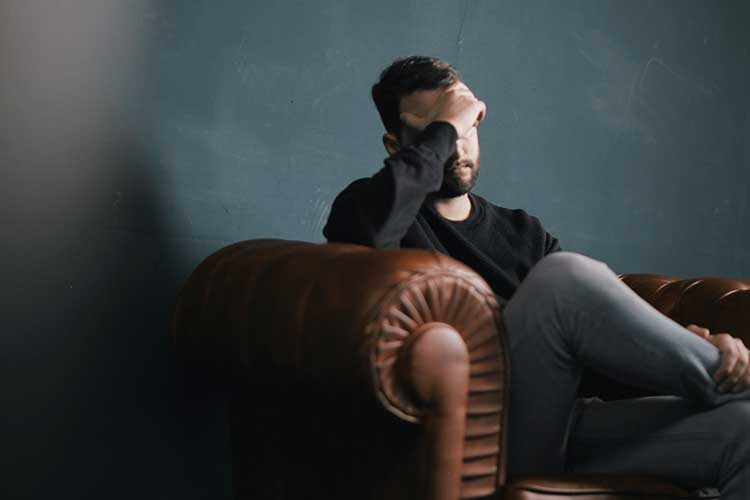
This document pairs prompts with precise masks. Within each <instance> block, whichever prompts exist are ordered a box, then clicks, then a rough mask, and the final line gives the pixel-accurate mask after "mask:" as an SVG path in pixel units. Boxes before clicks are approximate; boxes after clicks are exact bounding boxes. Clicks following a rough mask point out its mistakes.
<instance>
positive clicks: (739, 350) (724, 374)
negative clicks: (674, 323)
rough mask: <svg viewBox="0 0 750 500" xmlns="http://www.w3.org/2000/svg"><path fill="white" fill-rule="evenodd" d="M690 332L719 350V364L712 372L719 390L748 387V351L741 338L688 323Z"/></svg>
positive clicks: (733, 390)
mask: <svg viewBox="0 0 750 500" xmlns="http://www.w3.org/2000/svg"><path fill="white" fill-rule="evenodd" d="M685 328H687V329H688V330H689V331H690V332H692V333H694V334H696V335H698V336H699V337H701V338H703V339H705V340H707V341H708V342H710V343H712V344H713V345H715V346H716V347H717V348H718V349H719V352H721V364H720V366H719V368H718V369H717V370H716V373H714V377H713V378H714V382H716V383H717V384H719V391H721V392H727V391H732V392H741V391H744V390H745V389H747V388H748V387H750V351H748V349H747V347H745V344H744V343H743V342H742V340H741V339H738V338H736V337H732V336H731V335H729V334H728V333H716V334H713V335H712V334H711V332H710V331H709V330H708V328H704V327H702V326H698V325H693V324H690V325H688V326H686V327H685Z"/></svg>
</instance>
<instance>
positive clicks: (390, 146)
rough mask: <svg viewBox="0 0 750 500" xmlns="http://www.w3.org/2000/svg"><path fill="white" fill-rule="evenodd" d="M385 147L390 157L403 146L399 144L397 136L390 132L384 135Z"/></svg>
mask: <svg viewBox="0 0 750 500" xmlns="http://www.w3.org/2000/svg"><path fill="white" fill-rule="evenodd" d="M383 146H385V150H386V151H388V155H390V156H392V155H393V154H395V153H396V151H398V150H399V149H400V148H401V144H399V142H398V139H396V136H395V135H393V134H392V133H390V132H386V133H385V134H383Z"/></svg>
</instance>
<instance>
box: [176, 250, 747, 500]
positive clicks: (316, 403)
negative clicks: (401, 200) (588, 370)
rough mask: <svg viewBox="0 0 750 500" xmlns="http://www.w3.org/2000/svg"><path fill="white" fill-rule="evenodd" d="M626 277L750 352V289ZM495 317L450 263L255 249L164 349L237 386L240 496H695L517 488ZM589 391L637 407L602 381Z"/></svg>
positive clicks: (481, 284)
mask: <svg viewBox="0 0 750 500" xmlns="http://www.w3.org/2000/svg"><path fill="white" fill-rule="evenodd" d="M620 278H621V279H623V280H624V282H625V283H627V284H628V285H629V286H630V287H632V288H633V289H634V290H635V291H636V292H637V293H639V294H640V295H641V296H643V297H644V298H646V299H647V300H648V301H649V302H650V303H652V304H653V305H654V306H655V307H656V308H657V309H659V310H660V311H662V312H663V313H664V314H667V315H668V316H670V317H672V318H673V319H675V320H676V321H678V322H680V323H681V324H688V323H696V324H699V325H704V326H706V327H708V328H710V329H711V330H712V331H713V330H721V331H728V332H732V333H733V334H735V335H739V336H743V337H744V338H745V339H746V340H750V331H749V330H748V325H750V292H748V291H747V290H748V289H750V282H747V281H735V280H728V279H718V278H706V279H692V280H679V279H676V278H672V277H669V276H662V275H645V274H641V275H627V276H620ZM501 315H502V311H501V309H500V308H499V307H498V305H497V302H496V300H495V296H494V293H493V292H492V290H491V289H490V288H489V286H488V285H487V284H486V283H485V281H484V280H483V279H482V278H481V277H480V276H479V275H478V274H477V273H475V272H474V271H473V270H471V269H470V268H468V267H467V266H465V265H464V264H462V263H460V262H458V261H456V260H454V259H451V258H450V257H448V256H446V255H443V254H440V253H436V252H430V251H426V250H416V249H387V250H375V249H372V248H369V247H364V246H359V245H349V244H340V243H335V244H316V243H308V242H301V241H288V240H277V239H259V240H249V241H243V242H240V243H236V244H233V245H230V246H227V247H225V248H223V249H221V250H219V251H217V252H216V253H214V254H213V255H211V256H209V257H208V258H206V259H205V260H204V261H203V262H202V263H201V264H200V265H199V266H198V267H197V268H196V269H195V271H194V272H193V273H192V275H191V276H190V278H189V279H188V280H187V282H186V283H185V285H184V286H183V288H182V289H181V291H180V294H179V297H178V299H177V302H176V305H175V309H174V315H173V323H172V328H171V335H172V337H173V340H174V343H175V347H176V350H177V352H178V354H179V356H180V357H181V358H182V359H183V360H184V361H186V362H188V363H189V365H190V366H192V367H193V369H194V370H196V371H198V372H199V373H202V374H205V377H206V378H211V379H212V380H213V382H214V383H220V384H223V385H224V387H228V388H230V391H229V392H230V394H231V396H230V401H229V404H228V420H229V426H230V435H231V447H232V454H233V457H232V463H233V483H234V491H235V496H236V498H238V499H250V498H253V499H263V498H273V499H308V498H309V499H327V500H331V499H339V498H340V499H344V498H346V499H353V498H356V499H392V500H397V499H430V500H443V499H445V500H449V499H450V500H455V499H458V498H461V499H469V498H496V499H500V498H503V499H506V500H511V499H539V500H541V499H549V500H551V499H553V498H560V497H565V496H571V497H573V496H574V497H576V498H578V499H582V498H585V499H587V500H591V499H605V498H606V499H615V498H617V499H619V498H623V499H624V498H628V499H633V498H646V497H648V498H650V499H654V498H670V499H672V498H698V497H699V496H698V494H697V493H695V492H688V491H685V490H683V489H681V488H680V487H678V486H677V485H673V484H669V483H667V482H665V481H662V480H659V479H658V478H647V477H614V476H586V477H582V476H571V475H566V476H560V477H526V478H516V479H514V480H513V481H512V482H510V483H508V481H506V477H505V441H506V434H505V432H506V425H505V422H506V417H507V412H506V409H507V404H508V390H509V359H508V351H507V346H506V340H505V332H504V326H503V322H502V317H501ZM581 390H582V394H585V393H587V392H588V393H592V394H597V395H599V396H601V397H603V398H605V399H606V398H612V397H622V396H629V395H633V394H634V393H637V391H634V390H633V389H632V388H627V387H623V386H618V385H617V384H615V383H614V382H611V381H608V380H606V379H604V378H602V377H599V378H597V377H596V376H594V375H593V374H589V375H588V376H587V377H586V378H585V381H584V383H583V384H582V389H581ZM530 432H533V429H530ZM703 498H706V496H703Z"/></svg>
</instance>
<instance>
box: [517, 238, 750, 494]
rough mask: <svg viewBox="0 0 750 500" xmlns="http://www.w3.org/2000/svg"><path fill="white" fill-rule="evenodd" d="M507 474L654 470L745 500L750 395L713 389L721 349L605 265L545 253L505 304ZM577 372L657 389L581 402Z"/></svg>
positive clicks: (749, 471)
mask: <svg viewBox="0 0 750 500" xmlns="http://www.w3.org/2000/svg"><path fill="white" fill-rule="evenodd" d="M503 318H504V322H505V326H506V330H507V333H508V337H509V342H510V358H511V395H510V408H509V412H510V413H509V417H508V418H509V422H508V441H509V442H508V474H509V476H511V477H513V476H518V475H525V474H555V473H562V472H586V473H616V474H649V475H657V476H661V477H663V478H665V479H667V480H671V481H673V482H675V483H676V484H679V485H682V486H684V487H686V488H690V489H692V488H707V487H714V488H718V489H719V491H720V492H721V495H722V500H740V499H743V500H746V499H750V390H747V391H743V392H740V393H731V392H730V393H720V392H719V391H718V390H717V388H716V383H715V382H714V381H713V379H712V375H713V373H714V371H715V370H716V368H717V367H718V366H719V362H720V352H719V350H718V349H717V348H716V347H714V346H713V345H712V344H710V343H709V342H707V341H705V340H704V339H702V338H700V337H698V336H697V335H695V334H693V333H691V332H689V331H688V330H687V329H685V328H684V327H682V326H681V325H680V324H678V323H676V322H675V321H673V320H671V319H669V318H667V317H666V316H665V315H663V314H662V313H660V312H659V311H657V310H656V309H655V308H653V307H652V306H651V305H650V304H649V303H648V302H646V301H645V300H643V299H642V298H640V297H639V296H638V295H637V294H636V293H635V292H634V291H633V290H631V289H630V288H629V287H628V286H627V285H625V284H624V283H623V282H621V281H620V280H619V279H618V278H617V275H616V274H615V273H614V272H613V271H612V270H611V269H610V268H609V267H608V266H607V265H606V264H604V263H603V262H600V261H598V260H595V259H592V258H590V257H587V256H585V255H582V254H578V253H573V252H556V253H553V254H550V255H547V256H546V257H544V258H543V259H542V260H541V261H539V262H538V263H537V264H536V265H535V266H534V267H533V268H532V269H531V271H530V272H529V274H528V275H527V276H526V278H525V279H524V280H523V282H522V283H521V285H520V286H519V287H518V289H517V290H516V292H515V294H514V295H513V297H512V298H511V300H510V301H509V302H508V303H507V305H506V307H505V310H504V313H503ZM584 366H588V367H590V368H591V369H593V370H597V371H602V372H605V373H607V374H608V375H609V376H610V377H612V378H614V379H617V380H621V381H623V382H626V383H628V384H630V385H634V386H640V387H642V388H644V389H649V390H652V391H654V393H655V394H665V396H654V397H646V398H634V399H627V400H620V401H610V402H605V401H602V400H600V399H598V398H586V399H583V398H578V397H577V391H578V384H579V381H580V377H581V371H582V368H583V367H584Z"/></svg>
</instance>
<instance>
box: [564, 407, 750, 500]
mask: <svg viewBox="0 0 750 500" xmlns="http://www.w3.org/2000/svg"><path fill="white" fill-rule="evenodd" d="M745 403H747V402H732V403H727V405H738V404H739V405H742V404H745ZM725 406H726V405H722V406H717V407H713V408H708V409H706V408H705V407H700V406H698V405H696V404H695V403H693V402H691V401H689V400H687V399H685V398H681V397H678V396H653V397H645V398H634V399H624V400H618V401H607V402H605V401H601V400H599V399H597V398H591V399H588V400H586V402H585V404H584V405H583V408H582V410H581V414H580V417H579V419H578V421H577V423H576V424H575V426H574V427H573V428H572V431H571V434H570V437H569V440H568V447H567V464H566V470H567V471H568V472H581V473H613V474H644V475H646V474H648V475H656V476H659V477H663V478H664V479H667V480H670V481H673V482H674V483H676V484H678V485H681V486H683V487H685V488H696V489H697V488H705V487H717V481H718V479H719V470H720V469H719V468H720V466H721V464H722V460H723V459H724V458H725V454H724V453H725V451H726V447H727V444H728V442H729V441H731V439H732V438H733V437H732V435H731V434H732V433H731V430H730V428H731V427H735V428H736V427H737V426H738V425H739V424H740V422H737V421H735V420H736V419H735V417H738V415H741V414H742V412H737V411H733V410H736V409H737V407H731V406H727V407H726V408H725ZM745 410H746V409H745ZM743 420H744V419H743ZM742 424H744V422H742Z"/></svg>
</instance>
